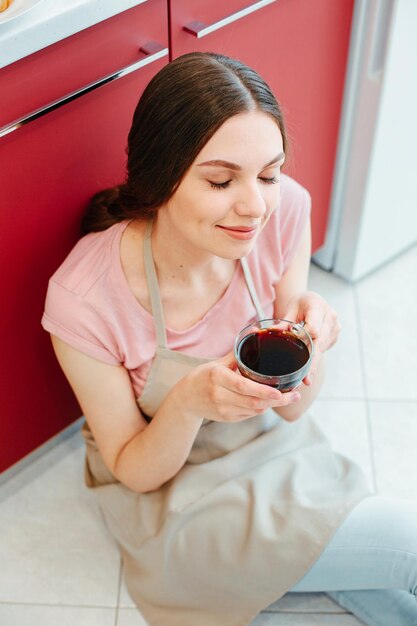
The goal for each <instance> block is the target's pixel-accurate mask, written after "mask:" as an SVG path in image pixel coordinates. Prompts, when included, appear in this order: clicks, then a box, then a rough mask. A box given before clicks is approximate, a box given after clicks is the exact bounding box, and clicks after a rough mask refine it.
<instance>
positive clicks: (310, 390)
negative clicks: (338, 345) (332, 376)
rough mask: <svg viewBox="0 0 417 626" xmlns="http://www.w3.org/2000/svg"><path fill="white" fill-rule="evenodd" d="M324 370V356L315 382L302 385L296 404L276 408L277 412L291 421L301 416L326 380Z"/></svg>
mask: <svg viewBox="0 0 417 626" xmlns="http://www.w3.org/2000/svg"><path fill="white" fill-rule="evenodd" d="M324 371H325V368H324V358H323V356H322V357H321V360H320V364H319V366H318V368H317V372H316V374H315V376H314V380H313V384H312V385H310V386H307V385H301V386H300V387H299V388H298V390H297V391H298V392H299V393H300V395H301V399H300V400H299V401H298V402H295V403H294V404H289V405H287V406H283V407H278V408H276V409H275V411H276V413H278V415H280V416H281V417H283V418H284V419H285V420H288V421H289V422H292V421H294V420H296V419H298V418H299V417H301V415H303V414H304V413H305V412H306V411H307V409H308V408H309V407H310V405H311V404H312V403H313V402H314V400H315V398H316V397H317V395H318V393H319V391H320V389H321V387H322V384H323V381H324Z"/></svg>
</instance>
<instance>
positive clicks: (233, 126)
mask: <svg viewBox="0 0 417 626" xmlns="http://www.w3.org/2000/svg"><path fill="white" fill-rule="evenodd" d="M282 149H283V141H282V135H281V131H280V129H279V127H278V124H277V123H276V122H275V120H274V119H273V118H272V117H271V116H270V115H267V114H266V113H262V112H260V111H250V112H248V113H239V114H238V115H234V116H233V117H230V118H229V119H228V120H226V122H224V123H223V124H222V125H221V126H220V128H219V129H218V130H217V131H216V132H215V133H214V135H213V136H212V137H211V138H210V139H209V141H208V142H207V143H206V144H205V146H204V147H203V148H202V150H201V151H200V153H199V155H198V156H197V158H196V160H195V162H196V163H198V162H199V161H202V160H205V159H207V160H209V159H220V158H221V159H225V160H231V161H233V159H235V160H236V159H237V160H238V162H239V161H241V160H242V159H249V157H250V160H251V161H253V160H255V161H256V160H258V159H259V160H260V161H261V162H262V163H267V162H268V160H270V159H271V158H272V157H273V156H274V155H276V154H278V153H279V152H281V151H282Z"/></svg>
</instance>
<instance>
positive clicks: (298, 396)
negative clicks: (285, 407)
mask: <svg viewBox="0 0 417 626" xmlns="http://www.w3.org/2000/svg"><path fill="white" fill-rule="evenodd" d="M300 399H301V396H300V394H299V393H293V394H292V398H291V400H292V401H293V402H298V400H300Z"/></svg>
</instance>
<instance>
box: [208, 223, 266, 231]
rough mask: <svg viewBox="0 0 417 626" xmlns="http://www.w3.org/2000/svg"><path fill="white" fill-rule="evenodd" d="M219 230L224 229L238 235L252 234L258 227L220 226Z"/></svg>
mask: <svg viewBox="0 0 417 626" xmlns="http://www.w3.org/2000/svg"><path fill="white" fill-rule="evenodd" d="M218 227H219V228H224V229H225V230H233V231H235V232H238V233H251V232H253V231H254V230H256V229H257V228H258V227H257V226H221V225H220V224H218Z"/></svg>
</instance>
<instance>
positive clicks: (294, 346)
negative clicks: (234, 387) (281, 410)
mask: <svg viewBox="0 0 417 626" xmlns="http://www.w3.org/2000/svg"><path fill="white" fill-rule="evenodd" d="M238 355H239V358H240V360H241V361H242V363H243V364H244V365H246V367H248V368H249V369H251V370H253V371H255V372H259V374H263V375H265V376H285V375H286V374H290V373H291V372H296V371H297V370H299V369H301V368H302V367H303V366H304V365H305V364H306V363H307V361H308V359H309V358H310V353H309V351H308V348H307V346H306V345H305V343H304V342H303V341H301V339H298V338H297V337H296V336H295V335H294V334H293V333H291V332H289V331H286V330H281V329H278V328H263V329H260V330H256V331H255V332H253V333H250V334H249V335H246V337H244V338H243V339H242V341H241V342H240V344H239V346H238Z"/></svg>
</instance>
